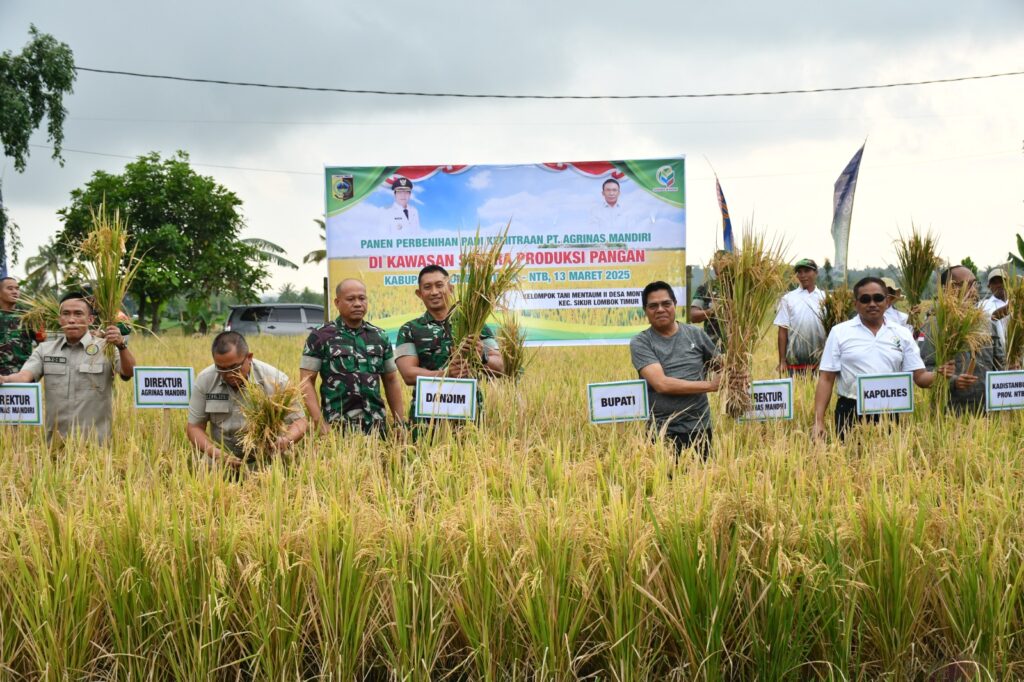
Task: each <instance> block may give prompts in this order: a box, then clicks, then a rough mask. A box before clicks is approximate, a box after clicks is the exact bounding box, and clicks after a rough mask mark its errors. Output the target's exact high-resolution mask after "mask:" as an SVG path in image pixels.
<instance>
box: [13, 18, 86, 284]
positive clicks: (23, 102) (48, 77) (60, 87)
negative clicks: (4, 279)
mask: <svg viewBox="0 0 1024 682" xmlns="http://www.w3.org/2000/svg"><path fill="white" fill-rule="evenodd" d="M28 32H29V35H30V36H32V39H31V40H30V41H29V42H28V44H27V45H25V47H24V48H22V50H21V53H20V54H14V53H12V52H11V51H10V50H6V51H5V52H4V53H3V54H0V144H2V145H3V148H4V155H5V156H9V157H10V158H12V159H14V169H15V170H17V171H18V172H19V173H21V172H24V170H25V160H26V159H27V158H28V155H29V147H28V144H29V139H30V138H31V137H32V133H33V132H34V131H35V129H36V128H38V127H39V126H40V125H41V124H42V122H43V118H46V119H48V120H47V126H46V132H47V139H48V140H49V141H50V142H52V143H53V158H55V159H57V160H58V161H59V162H61V163H62V164H63V159H61V156H60V150H61V145H62V144H63V143H64V118H65V116H67V109H65V108H64V95H65V94H68V93H70V92H71V86H72V84H73V83H74V82H75V60H74V57H73V56H72V54H71V48H69V47H68V46H67V45H66V44H64V43H61V42H58V41H57V39H55V38H54V37H53V36H51V35H48V34H46V33H40V32H39V31H38V30H37V29H36V27H35V26H31V25H30V26H29V29H28ZM20 246H21V241H20V240H19V239H18V226H17V225H16V224H15V223H14V221H13V220H10V219H9V218H8V216H7V211H6V210H5V209H4V202H3V196H2V195H0V270H5V269H6V266H7V255H8V252H10V255H11V260H12V261H13V262H17V260H18V248H19V247H20ZM8 247H9V248H8ZM5 274H6V273H5Z"/></svg>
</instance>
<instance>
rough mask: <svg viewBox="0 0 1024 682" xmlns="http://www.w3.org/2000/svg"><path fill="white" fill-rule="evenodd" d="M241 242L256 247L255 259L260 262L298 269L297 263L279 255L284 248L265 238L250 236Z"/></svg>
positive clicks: (283, 251)
mask: <svg viewBox="0 0 1024 682" xmlns="http://www.w3.org/2000/svg"><path fill="white" fill-rule="evenodd" d="M242 243H244V244H248V245H249V246H251V247H253V248H254V249H256V260H258V261H260V262H261V263H270V264H272V265H280V266H281V267H283V268H291V269H292V270H298V269H299V266H298V265H296V264H295V263H293V262H291V261H290V260H288V259H287V258H285V257H284V256H282V255H281V254H283V253H285V250H284V248H282V247H280V246H278V245H277V244H275V243H274V242H269V241H267V240H266V239H259V238H258V237H250V238H249V239H243V240H242Z"/></svg>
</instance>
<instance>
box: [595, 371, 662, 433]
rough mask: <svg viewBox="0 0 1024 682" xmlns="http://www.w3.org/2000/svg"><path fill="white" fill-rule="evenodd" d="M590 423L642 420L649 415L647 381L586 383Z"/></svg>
mask: <svg viewBox="0 0 1024 682" xmlns="http://www.w3.org/2000/svg"><path fill="white" fill-rule="evenodd" d="M587 401H588V402H589V404H590V423H591V424H610V423H614V422H634V421H642V420H645V419H647V418H648V416H649V415H650V407H649V405H648V404H647V382H646V381H644V380H642V379H639V380H633V381H609V382H605V383H600V384H587Z"/></svg>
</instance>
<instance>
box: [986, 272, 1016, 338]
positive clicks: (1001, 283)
mask: <svg viewBox="0 0 1024 682" xmlns="http://www.w3.org/2000/svg"><path fill="white" fill-rule="evenodd" d="M986 279H987V283H988V291H989V295H988V296H986V297H985V299H984V300H983V301H981V303H980V304H979V305H980V306H981V309H982V310H984V311H985V312H986V313H988V314H989V317H991V318H992V321H993V322H995V323H996V330H997V331H998V332H999V343H1000V344H1001V345H1002V347H1003V348H1006V330H1007V328H1008V327H1009V324H1010V304H1009V303H1008V302H1007V301H1008V299H1007V297H1006V271H1005V270H1003V269H1002V268H993V269H992V270H990V271H989V273H988V277H987V278H986Z"/></svg>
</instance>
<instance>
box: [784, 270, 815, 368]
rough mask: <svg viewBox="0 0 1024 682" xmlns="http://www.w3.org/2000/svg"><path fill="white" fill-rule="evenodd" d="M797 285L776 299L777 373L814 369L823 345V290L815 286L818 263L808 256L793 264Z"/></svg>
mask: <svg viewBox="0 0 1024 682" xmlns="http://www.w3.org/2000/svg"><path fill="white" fill-rule="evenodd" d="M794 269H795V270H796V279H797V281H798V282H800V286H799V288H797V289H794V290H793V291H791V292H789V293H788V294H786V295H785V296H783V297H782V300H781V301H779V312H778V314H777V315H776V316H775V326H776V327H778V328H779V335H778V349H779V374H781V375H786V374H788V375H789V376H793V375H794V374H806V373H810V372H814V371H815V370H817V368H818V361H819V360H821V349H822V347H823V346H824V345H825V327H824V326H823V325H822V324H821V302H822V301H823V300H825V292H824V291H822V290H821V289H819V288H818V287H817V283H818V264H817V263H815V262H814V261H813V260H811V259H810V258H804V259H803V260H800V261H797V263H796V265H795V266H794Z"/></svg>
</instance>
